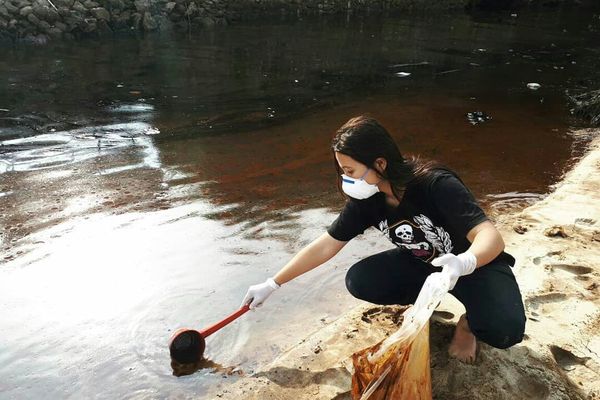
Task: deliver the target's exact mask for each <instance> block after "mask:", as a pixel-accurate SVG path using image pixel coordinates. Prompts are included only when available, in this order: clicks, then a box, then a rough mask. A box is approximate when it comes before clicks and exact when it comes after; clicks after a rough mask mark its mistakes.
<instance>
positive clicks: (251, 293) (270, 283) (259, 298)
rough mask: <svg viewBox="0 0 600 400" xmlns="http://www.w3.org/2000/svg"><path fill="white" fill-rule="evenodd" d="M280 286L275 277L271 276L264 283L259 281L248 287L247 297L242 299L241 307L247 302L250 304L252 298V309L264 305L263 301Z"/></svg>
mask: <svg viewBox="0 0 600 400" xmlns="http://www.w3.org/2000/svg"><path fill="white" fill-rule="evenodd" d="M279 288H280V286H279V285H278V284H277V282H275V280H273V278H269V279H267V280H266V281H264V282H263V283H259V284H258V285H252V286H250V288H249V289H248V292H247V293H246V297H244V300H243V301H242V304H241V305H240V307H243V306H244V305H245V304H248V303H249V301H250V300H252V302H251V303H250V309H251V310H254V309H255V308H256V307H260V306H262V303H263V302H264V301H265V300H266V299H267V297H269V296H270V295H271V293H273V292H274V291H275V290H276V289H279Z"/></svg>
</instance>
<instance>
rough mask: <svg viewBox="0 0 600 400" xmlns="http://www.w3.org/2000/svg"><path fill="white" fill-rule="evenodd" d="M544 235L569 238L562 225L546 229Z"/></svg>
mask: <svg viewBox="0 0 600 400" xmlns="http://www.w3.org/2000/svg"><path fill="white" fill-rule="evenodd" d="M544 235H546V236H548V237H559V236H560V237H563V238H566V237H569V236H568V235H567V233H566V232H565V229H564V228H563V227H562V226H560V225H554V226H553V227H551V228H548V229H546V230H545V231H544Z"/></svg>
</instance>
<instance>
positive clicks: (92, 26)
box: [81, 18, 98, 33]
mask: <svg viewBox="0 0 600 400" xmlns="http://www.w3.org/2000/svg"><path fill="white" fill-rule="evenodd" d="M97 27H98V26H97V25H96V18H86V19H84V20H83V24H81V28H82V29H83V31H84V32H85V33H91V32H94V31H95V30H96V28H97Z"/></svg>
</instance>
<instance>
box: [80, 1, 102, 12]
mask: <svg viewBox="0 0 600 400" xmlns="http://www.w3.org/2000/svg"><path fill="white" fill-rule="evenodd" d="M83 5H84V6H85V8H87V9H88V10H91V9H92V8H96V7H100V4H98V3H96V2H95V1H92V0H85V2H84V3H83Z"/></svg>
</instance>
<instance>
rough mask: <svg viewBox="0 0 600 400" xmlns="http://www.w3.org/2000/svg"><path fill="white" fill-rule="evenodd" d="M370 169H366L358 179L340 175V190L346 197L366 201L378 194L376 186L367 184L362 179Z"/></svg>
mask: <svg viewBox="0 0 600 400" xmlns="http://www.w3.org/2000/svg"><path fill="white" fill-rule="evenodd" d="M370 169H371V168H367V171H366V172H365V173H364V174H363V176H361V177H360V178H358V179H354V178H351V177H349V176H348V175H346V174H342V190H343V191H344V193H346V194H347V195H348V196H350V197H353V198H355V199H358V200H362V199H366V198H369V197H371V196H373V195H374V194H375V193H377V192H379V188H378V187H377V185H372V184H370V183H367V181H365V180H364V179H363V178H364V177H365V176H366V175H367V173H369V170H370Z"/></svg>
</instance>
